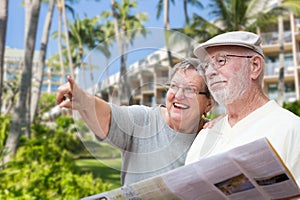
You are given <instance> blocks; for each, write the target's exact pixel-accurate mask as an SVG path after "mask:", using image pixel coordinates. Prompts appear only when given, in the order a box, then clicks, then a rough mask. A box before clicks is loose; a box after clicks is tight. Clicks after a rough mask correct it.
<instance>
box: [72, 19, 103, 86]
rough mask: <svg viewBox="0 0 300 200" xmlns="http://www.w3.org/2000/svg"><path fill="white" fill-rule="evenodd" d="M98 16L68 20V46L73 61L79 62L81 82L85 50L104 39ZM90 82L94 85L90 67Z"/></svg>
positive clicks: (83, 76)
mask: <svg viewBox="0 0 300 200" xmlns="http://www.w3.org/2000/svg"><path fill="white" fill-rule="evenodd" d="M98 20H99V19H98V17H94V18H92V19H89V18H84V19H82V20H80V19H79V18H78V17H77V19H76V20H75V22H72V23H71V22H69V23H68V24H69V27H70V30H69V36H70V48H71V52H72V59H73V60H74V61H75V63H80V65H79V66H77V67H80V68H81V69H82V70H83V75H82V78H83V84H84V88H85V85H86V82H85V70H84V67H85V65H84V62H83V56H84V54H85V52H86V50H91V49H93V48H95V47H96V44H98V43H100V42H102V41H104V32H103V29H102V27H101V26H100V24H99V21H98ZM90 77H91V84H92V85H94V77H93V72H92V70H91V69H90Z"/></svg>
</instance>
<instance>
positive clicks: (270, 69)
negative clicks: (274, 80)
mask: <svg viewBox="0 0 300 200" xmlns="http://www.w3.org/2000/svg"><path fill="white" fill-rule="evenodd" d="M294 68H295V67H294V64H293V61H285V62H284V73H285V74H286V75H294ZM265 75H266V76H278V75H279V62H275V63H266V73H265Z"/></svg>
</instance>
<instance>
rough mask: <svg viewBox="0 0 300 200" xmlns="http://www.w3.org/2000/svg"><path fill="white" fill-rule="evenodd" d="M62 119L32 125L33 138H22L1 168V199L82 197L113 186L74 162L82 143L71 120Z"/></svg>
mask: <svg viewBox="0 0 300 200" xmlns="http://www.w3.org/2000/svg"><path fill="white" fill-rule="evenodd" d="M60 120H61V122H62V123H61V124H58V126H57V127H55V128H49V127H47V126H45V125H41V124H35V125H32V126H31V132H32V137H31V138H30V139H28V138H26V137H22V138H21V139H20V143H19V148H18V151H17V153H16V155H15V156H14V158H13V159H12V160H11V161H10V162H9V163H7V165H6V166H5V167H3V169H2V170H1V171H0V177H1V181H0V199H4V200H5V199H43V200H44V199H45V200H47V199H79V198H82V197H85V196H89V195H93V194H97V193H100V192H103V191H107V190H110V189H111V184H107V183H103V181H102V179H100V178H95V177H94V176H93V175H92V174H91V173H83V172H82V171H81V170H80V169H79V168H78V167H77V166H76V165H75V160H74V153H77V151H80V148H83V145H82V144H81V141H80V140H79V139H77V138H76V136H75V132H72V128H70V127H71V126H72V123H70V120H69V119H68V118H66V117H63V119H60ZM0 127H1V128H2V127H3V125H1V126H0ZM0 130H2V129H0ZM5 132H6V133H5V134H7V130H6V131H5ZM0 150H1V149H0Z"/></svg>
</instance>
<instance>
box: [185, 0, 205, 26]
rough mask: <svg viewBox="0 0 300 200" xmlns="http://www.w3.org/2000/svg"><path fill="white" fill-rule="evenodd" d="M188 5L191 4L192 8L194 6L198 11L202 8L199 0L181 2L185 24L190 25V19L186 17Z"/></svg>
mask: <svg viewBox="0 0 300 200" xmlns="http://www.w3.org/2000/svg"><path fill="white" fill-rule="evenodd" d="M188 4H191V5H192V6H196V7H198V8H200V9H202V8H203V5H202V3H201V2H200V1H199V0H183V11H184V19H185V24H189V23H190V18H189V15H188V8H187V7H188Z"/></svg>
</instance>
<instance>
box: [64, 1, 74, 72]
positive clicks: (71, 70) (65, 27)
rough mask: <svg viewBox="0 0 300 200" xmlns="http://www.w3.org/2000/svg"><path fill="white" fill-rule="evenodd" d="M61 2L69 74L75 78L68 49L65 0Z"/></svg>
mask: <svg viewBox="0 0 300 200" xmlns="http://www.w3.org/2000/svg"><path fill="white" fill-rule="evenodd" d="M61 2H62V14H63V19H64V29H65V39H66V47H67V52H68V59H69V68H70V75H71V77H73V78H75V77H74V71H73V60H72V54H71V49H70V41H69V31H68V22H67V14H66V9H65V0H61Z"/></svg>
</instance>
